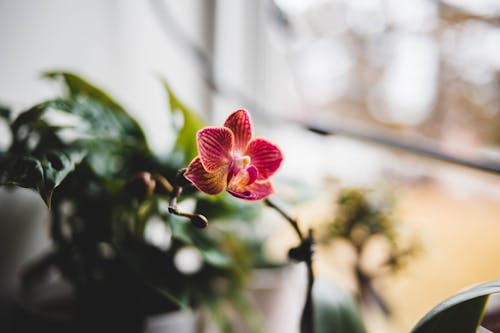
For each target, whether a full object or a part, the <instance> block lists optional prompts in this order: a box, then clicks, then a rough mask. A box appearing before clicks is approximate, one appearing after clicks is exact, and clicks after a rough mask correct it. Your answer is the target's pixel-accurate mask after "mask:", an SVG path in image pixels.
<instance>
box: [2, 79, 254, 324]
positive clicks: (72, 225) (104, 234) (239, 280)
mask: <svg viewBox="0 0 500 333" xmlns="http://www.w3.org/2000/svg"><path fill="white" fill-rule="evenodd" d="M44 77H45V78H47V79H49V80H57V81H59V82H61V83H62V86H63V88H64V93H63V94H62V96H61V97H58V98H55V99H51V100H48V101H46V102H43V103H40V104H37V105H35V106H33V107H32V108H30V109H28V110H26V111H24V112H21V113H20V114H18V115H17V116H15V117H12V113H11V112H10V110H9V109H8V108H5V107H2V108H1V112H0V116H1V118H0V121H2V119H3V121H6V122H7V124H8V125H9V128H10V131H11V136H12V141H11V143H10V146H9V147H8V149H6V150H5V151H2V152H0V185H5V186H21V187H25V188H29V189H32V190H34V191H36V192H37V193H39V194H40V196H41V198H42V199H43V200H44V201H45V202H46V204H47V206H48V207H49V208H50V212H51V236H52V239H53V241H54V244H53V250H52V251H50V253H47V254H46V255H44V256H43V257H42V258H40V260H37V261H35V262H34V263H33V264H32V265H31V267H30V268H29V269H27V270H26V274H25V275H24V279H23V284H24V286H25V287H27V286H30V285H33V284H36V283H37V281H40V280H42V279H43V278H45V275H46V273H47V272H48V271H49V268H50V267H56V268H58V270H59V271H60V272H62V274H63V276H64V278H65V279H67V280H69V281H70V282H71V284H72V285H73V286H74V287H75V290H76V293H77V295H78V297H76V299H77V301H78V302H79V304H77V306H78V307H79V308H81V309H83V310H84V312H85V314H84V315H83V318H85V319H86V320H85V321H86V322H89V321H88V320H87V319H89V318H91V319H92V318H93V319H94V321H93V322H94V323H95V322H98V321H99V320H104V322H107V324H106V323H101V324H102V325H104V327H107V328H109V329H111V330H112V329H115V328H116V327H113V326H112V325H113V322H117V321H119V322H121V325H124V327H126V324H124V322H125V323H126V322H127V321H131V323H130V325H133V323H132V321H134V320H135V321H140V320H142V319H143V318H144V317H145V316H146V315H150V314H154V313H159V312H165V311H171V310H175V309H182V308H204V309H206V311H209V312H210V313H212V314H213V318H215V319H217V321H218V323H219V327H220V328H221V330H223V331H224V332H230V331H231V330H232V326H231V325H232V324H231V322H230V321H229V319H228V317H227V316H225V315H224V306H222V305H223V304H225V305H226V306H227V303H228V302H229V303H230V304H232V305H231V306H232V307H233V308H236V309H240V310H241V311H239V312H240V313H241V314H242V315H243V316H244V317H246V319H247V321H249V322H251V325H250V326H251V327H252V328H253V331H258V330H259V325H258V323H257V322H256V320H255V315H254V314H253V312H252V311H249V309H251V306H250V303H249V302H248V300H247V297H246V296H245V291H244V288H243V287H244V286H245V283H246V281H247V279H248V277H249V273H250V271H251V269H252V267H253V266H254V265H255V262H256V260H257V258H258V259H259V260H262V258H261V253H259V251H255V250H254V249H255V244H254V243H255V239H253V240H252V239H251V237H247V238H244V237H240V236H238V235H237V234H236V233H234V232H232V231H230V230H227V228H226V226H227V225H228V223H227V221H232V220H238V221H244V222H247V223H251V222H252V220H253V219H255V218H256V217H257V216H258V208H257V206H253V205H248V204H247V205H244V206H243V205H241V204H240V205H236V204H235V202H234V200H232V199H230V198H228V196H227V195H220V196H217V197H213V198H208V197H206V196H201V195H198V194H197V193H196V192H195V191H191V192H187V193H184V194H183V199H184V201H185V204H186V205H188V206H189V205H191V206H192V207H193V209H195V210H199V209H203V212H204V214H205V215H206V217H207V218H209V219H210V221H211V228H209V229H206V230H199V229H197V228H196V227H194V226H193V225H191V224H189V223H186V221H185V220H182V219H180V218H178V217H176V216H174V215H172V214H170V213H169V209H168V206H169V197H170V193H169V191H171V190H172V189H171V188H169V186H168V184H169V183H175V178H176V176H177V170H178V169H179V167H181V166H185V165H186V163H187V162H188V161H189V160H191V159H192V157H193V156H194V155H196V141H195V139H196V135H195V134H196V131H197V130H198V129H199V128H200V127H201V126H203V121H202V120H201V118H200V117H198V116H197V115H196V114H195V113H193V112H191V111H190V110H189V109H188V108H187V107H186V106H185V105H184V104H183V103H181V102H180V101H179V100H178V99H177V97H176V96H175V95H174V93H173V92H172V90H171V89H170V88H169V86H168V84H167V83H166V82H163V83H164V86H165V90H166V93H167V96H168V100H169V104H170V110H171V111H172V112H178V113H180V115H181V117H182V119H183V124H182V126H180V127H179V128H178V129H177V133H176V134H175V137H176V142H175V144H174V150H173V151H172V152H171V154H169V158H168V159H166V160H165V159H162V158H160V157H158V156H157V155H156V154H155V153H154V152H153V151H152V150H151V149H150V147H149V145H148V143H147V141H146V136H145V134H144V132H143V130H142V128H141V127H140V125H139V124H138V122H137V121H136V120H135V119H134V118H133V117H132V116H130V115H129V114H128V113H127V112H126V110H125V108H124V107H122V106H121V105H120V104H119V103H118V102H116V101H115V100H114V99H113V98H111V97H110V96H109V95H107V94H106V93H105V92H103V91H102V90H101V89H99V88H97V87H95V86H94V85H92V84H90V83H89V82H87V81H85V80H84V79H82V78H80V77H78V76H77V75H75V74H72V73H67V72H55V71H54V72H48V73H46V74H44ZM60 119H64V120H65V121H63V123H62V124H61V121H60ZM179 204H181V205H182V204H184V202H182V200H181V202H180V203H179ZM158 221H160V224H162V225H163V227H162V228H160V234H161V232H163V234H164V235H166V236H165V237H164V238H163V239H160V240H158V239H155V238H154V236H153V238H151V235H150V234H149V233H148V228H150V226H151V225H153V224H154V223H158ZM158 232H159V231H158V230H157V231H156V233H155V234H156V235H157V234H158ZM183 249H191V250H192V252H193V251H194V256H195V259H196V258H198V257H199V260H200V262H199V265H198V266H199V267H198V268H197V269H196V270H194V271H189V272H186V271H184V270H183V268H182V265H181V264H179V263H178V258H177V257H178V255H179V253H180V252H181V251H182V250H183ZM196 254H198V256H197V255H196ZM106 316H107V317H106ZM116 316H118V317H119V318H115V317H116ZM117 319H118V320H117ZM90 322H92V320H90ZM105 325H110V326H105Z"/></svg>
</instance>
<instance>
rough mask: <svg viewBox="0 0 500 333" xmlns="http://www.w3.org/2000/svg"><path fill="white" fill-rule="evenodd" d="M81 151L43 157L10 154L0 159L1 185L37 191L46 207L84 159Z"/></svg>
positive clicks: (55, 153) (62, 151)
mask: <svg viewBox="0 0 500 333" xmlns="http://www.w3.org/2000/svg"><path fill="white" fill-rule="evenodd" d="M84 156H85V152H84V151H83V150H79V149H65V150H58V151H49V152H48V153H47V154H45V155H43V156H41V157H35V156H30V155H12V154H7V155H5V156H4V157H3V158H2V159H1V160H0V185H15V186H20V187H25V188H30V189H33V190H35V191H37V192H38V193H39V194H40V196H41V197H42V199H43V200H44V201H45V203H46V204H47V206H48V207H49V208H50V202H51V198H52V193H53V191H54V189H55V188H56V187H57V186H59V185H60V184H61V182H62V181H63V180H64V178H66V176H68V175H69V174H70V173H71V172H72V171H73V170H74V169H75V167H76V165H78V164H79V163H80V162H81V161H82V160H83V158H84Z"/></svg>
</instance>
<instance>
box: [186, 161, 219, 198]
mask: <svg viewBox="0 0 500 333" xmlns="http://www.w3.org/2000/svg"><path fill="white" fill-rule="evenodd" d="M227 172H228V169H227V167H222V168H220V169H218V170H215V171H213V172H208V171H206V170H205V168H204V167H203V164H202V163H201V159H200V157H196V158H195V159H194V160H192V161H191V163H190V164H189V166H188V167H187V170H186V172H185V173H184V177H186V178H187V179H188V180H189V181H190V182H191V183H192V184H193V185H194V186H195V187H196V188H197V189H198V190H200V191H201V192H204V193H207V194H219V193H220V192H222V191H224V189H225V188H226V183H227Z"/></svg>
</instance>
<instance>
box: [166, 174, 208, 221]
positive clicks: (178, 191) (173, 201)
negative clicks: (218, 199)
mask: <svg viewBox="0 0 500 333" xmlns="http://www.w3.org/2000/svg"><path fill="white" fill-rule="evenodd" d="M165 181H167V180H166V179H165ZM182 181H183V169H181V170H179V172H178V176H177V179H176V184H175V185H174V186H173V187H172V191H171V196H170V201H169V203H168V212H169V213H170V214H174V215H177V216H181V217H185V218H187V219H189V220H190V221H191V223H192V224H193V225H194V226H195V227H197V228H205V227H206V226H207V225H208V220H207V218H206V217H205V216H204V215H201V214H191V213H187V212H183V211H180V210H179V207H178V206H177V199H178V198H179V197H180V196H181V195H182V191H183V190H184V187H183V186H182V185H179V183H180V182H182ZM167 183H168V181H167ZM168 184H170V183H168ZM162 185H163V186H165V184H162Z"/></svg>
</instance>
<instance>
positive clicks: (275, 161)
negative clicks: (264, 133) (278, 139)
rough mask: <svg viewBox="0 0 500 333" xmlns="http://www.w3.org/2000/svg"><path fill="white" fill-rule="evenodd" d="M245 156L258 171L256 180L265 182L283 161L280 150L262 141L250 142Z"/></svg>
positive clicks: (254, 140)
mask: <svg viewBox="0 0 500 333" xmlns="http://www.w3.org/2000/svg"><path fill="white" fill-rule="evenodd" d="M245 154H246V155H248V156H250V158H251V160H252V165H254V166H255V167H256V168H257V170H258V171H259V173H258V176H257V180H265V179H268V178H269V177H271V176H272V175H273V174H274V173H275V172H276V170H278V168H279V167H280V165H281V162H282V161H283V155H282V154H281V150H280V149H279V148H278V147H277V146H275V145H273V144H272V143H271V142H269V141H267V140H264V139H253V140H252V141H250V143H249V144H248V148H247V151H246V153H245Z"/></svg>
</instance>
